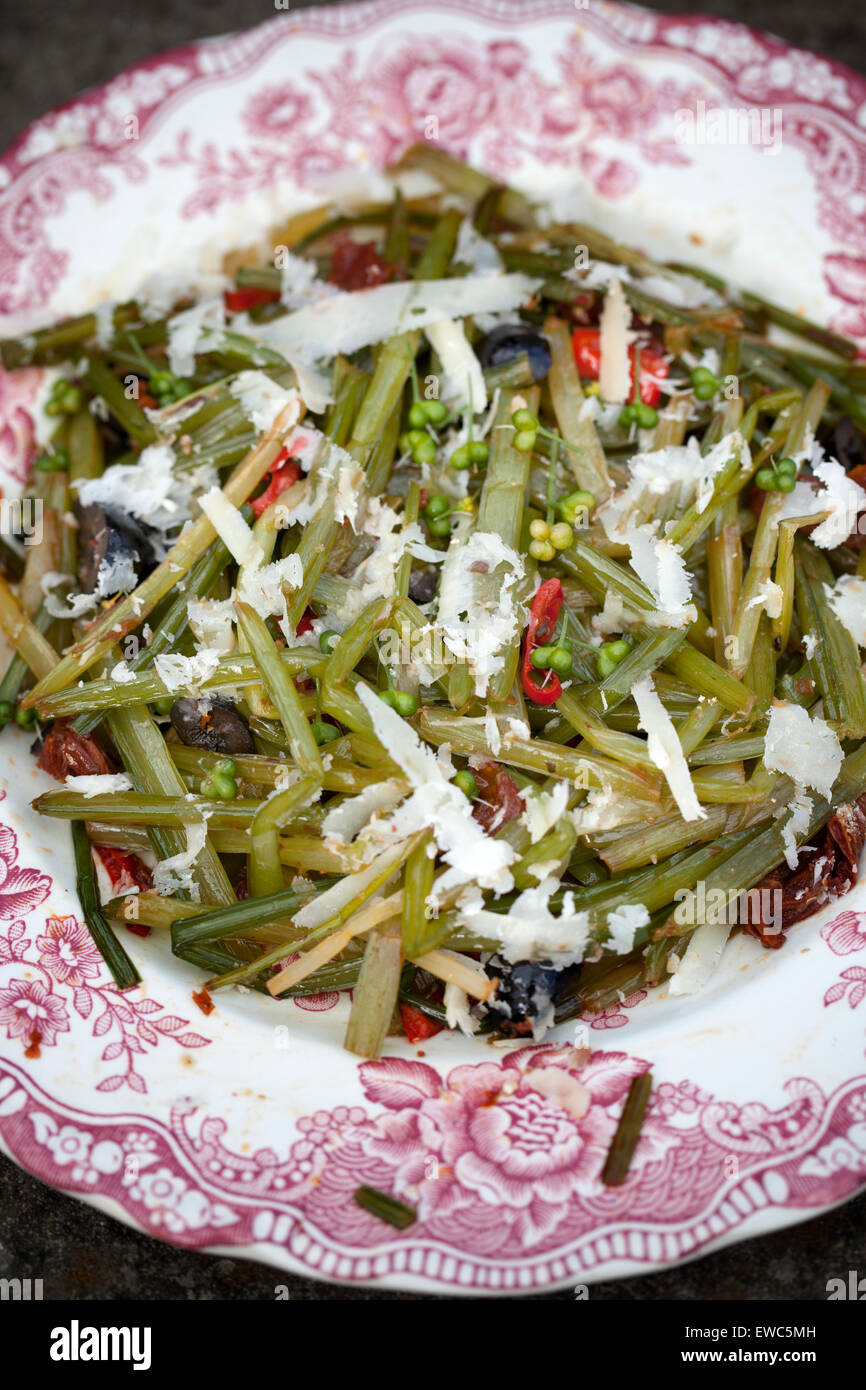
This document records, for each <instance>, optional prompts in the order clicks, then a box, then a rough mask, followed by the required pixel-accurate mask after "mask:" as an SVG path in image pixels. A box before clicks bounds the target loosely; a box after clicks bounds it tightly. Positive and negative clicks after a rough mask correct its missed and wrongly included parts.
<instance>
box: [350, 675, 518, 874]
mask: <svg viewBox="0 0 866 1390" xmlns="http://www.w3.org/2000/svg"><path fill="white" fill-rule="evenodd" d="M355 694H356V695H357V696H358V698H359V700H360V701H361V703H362V705H363V706H364V708H365V709H366V711H367V713H368V714H369V716H370V718H371V720H372V723H373V732H374V733H375V735H376V738H377V739H378V740H379V742H380V743H381V744H382V747H383V748H384V749H385V750H386V752H387V753H388V754H389V755H390V756H391V758H393V760H394V762H395V763H396V764H397V765H398V766H399V767H400V769H401V770H402V772H403V773H404V774H405V776H406V777H407V778H408V780H409V782H410V784H411V785H412V787H413V788H414V791H413V792H412V795H411V796H410V797H409V799H408V800H407V801H406V802H404V804H403V805H402V806H400V807H399V808H398V809H397V810H396V811H395V812H394V813H393V815H392V817H391V818H390V822H389V824H390V827H391V831H392V833H393V835H394V836H395V838H398V839H399V838H402V839H405V838H406V837H407V836H409V835H411V834H414V832H415V831H416V830H421V829H424V828H426V827H430V828H432V830H433V835H434V838H435V840H436V843H437V845H438V847H439V851H440V853H441V854H442V856H443V858H444V860H445V862H446V864H448V865H449V866H450V867H449V869H448V870H447V871H446V872H445V873H444V874H443V875H442V876H441V878H440V879H439V880H438V883H437V889H438V891H439V893H440V894H441V893H442V892H444V891H446V890H447V889H449V888H451V887H453V886H456V885H458V884H462V883H477V884H478V885H479V886H480V887H482V888H491V889H492V890H493V891H494V892H496V893H503V892H507V891H508V889H509V888H510V887H511V885H512V882H513V880H512V877H511V871H510V868H509V865H510V864H511V863H513V861H514V850H513V849H512V847H511V845H509V844H508V843H507V842H506V841H505V840H496V839H492V838H491V837H490V836H489V835H485V833H484V831H483V830H482V828H481V826H480V825H479V824H478V822H477V821H476V820H475V819H474V817H473V815H472V806H471V803H470V802H469V801H468V800H467V798H466V797H465V796H464V794H463V792H461V791H460V788H459V787H456V786H455V785H454V783H453V782H452V781H450V780H449V776H446V773H445V772H444V771H443V769H442V767H441V765H440V761H439V759H438V758H437V757H436V755H435V754H434V753H433V752H432V751H431V750H430V749H429V748H426V747H425V746H424V745H423V744H422V743H421V741H420V739H419V738H418V735H417V734H416V733H415V730H414V729H413V728H412V727H411V726H410V725H409V724H407V723H406V722H405V720H403V719H401V718H400V716H399V714H397V713H396V711H395V710H392V709H390V708H389V706H388V705H386V704H384V703H383V701H382V700H380V699H379V697H378V696H377V695H375V694H374V693H373V691H372V690H370V688H369V686H366V685H364V684H363V682H359V683H358V685H357V686H356V687H355ZM449 771H450V769H449Z"/></svg>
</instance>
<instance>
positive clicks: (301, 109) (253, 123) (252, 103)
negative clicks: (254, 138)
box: [243, 83, 313, 136]
mask: <svg viewBox="0 0 866 1390" xmlns="http://www.w3.org/2000/svg"><path fill="white" fill-rule="evenodd" d="M312 114H313V102H312V98H311V97H309V96H308V95H307V94H306V93H305V92H298V91H295V90H292V89H291V88H290V87H288V86H287V85H285V84H284V83H279V84H278V85H275V86H273V87H263V88H262V89H261V91H258V92H256V94H255V96H253V97H251V99H250V100H249V102H248V103H247V105H246V108H245V110H244V114H243V119H244V122H245V124H246V125H247V126H248V127H249V129H250V130H251V131H252V133H253V134H254V135H258V136H268V135H278V136H287V135H292V134H297V130H298V126H299V125H301V124H302V123H303V122H304V121H307V120H309V119H310V117H311V115H312Z"/></svg>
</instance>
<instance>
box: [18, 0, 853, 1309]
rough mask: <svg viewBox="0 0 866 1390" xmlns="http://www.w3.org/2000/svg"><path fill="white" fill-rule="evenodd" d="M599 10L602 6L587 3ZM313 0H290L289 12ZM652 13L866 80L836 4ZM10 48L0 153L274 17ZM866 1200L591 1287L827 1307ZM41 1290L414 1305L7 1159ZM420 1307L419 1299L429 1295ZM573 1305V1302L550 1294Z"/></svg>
mask: <svg viewBox="0 0 866 1390" xmlns="http://www.w3.org/2000/svg"><path fill="white" fill-rule="evenodd" d="M590 3H592V0H590ZM303 7H304V0H292V8H293V9H301V8H303ZM650 7H651V8H656V9H661V10H667V11H669V12H671V11H673V12H677V13H688V12H689V11H692V10H694V9H695V8H698V9H699V11H700V12H701V13H703V14H712V15H718V16H721V17H724V18H726V19H732V20H744V21H748V22H749V23H750V24H753V25H756V26H759V27H761V28H764V29H768V30H770V31H771V32H772V33H776V34H780V35H782V36H783V37H784V38H785V39H787V40H788V41H790V42H792V43H795V44H798V45H800V46H801V47H804V48H811V49H814V50H816V51H817V52H820V53H826V54H828V55H829V56H831V57H834V58H837V59H839V60H840V61H842V62H846V63H848V64H849V65H851V66H854V67H859V68H861V69H864V68H866V6H863V5H862V3H860V0H837V3H835V4H834V5H833V6H832V7H831V6H827V5H825V6H819V5H816V4H815V3H814V0H753V3H751V4H748V5H747V4H746V3H745V0H701V3H700V4H699V5H698V6H697V7H696V6H694V5H691V4H688V3H678V0H667V2H666V3H664V4H655V5H650ZM3 8H4V10H5V13H4V14H3V18H2V25H3V43H2V46H0V89H2V91H3V94H4V100H3V103H2V106H0V148H2V147H5V146H6V145H7V144H8V143H9V142H10V141H11V140H12V139H13V137H14V136H15V135H17V134H18V132H19V131H20V130H21V128H22V127H23V126H24V125H26V124H27V122H28V121H30V120H33V119H34V118H35V117H36V116H39V115H41V114H42V113H43V112H44V111H46V110H48V109H50V108H51V107H53V106H57V105H60V104H61V103H63V102H66V101H69V100H70V99H71V98H72V97H74V96H75V95H76V94H77V93H78V92H80V91H82V90H83V89H84V88H86V87H90V86H93V85H95V84H98V83H101V82H104V81H107V80H108V79H109V78H110V77H113V76H115V74H117V73H118V72H120V71H122V70H123V69H124V68H125V67H127V66H128V65H129V64H130V63H133V62H136V61H137V60H139V59H141V58H144V57H146V56H147V55H148V54H151V53H158V52H160V51H161V50H163V49H166V48H170V47H173V46H175V45H177V44H183V43H188V42H190V41H191V40H193V39H196V38H204V37H206V36H208V35H214V34H222V33H226V32H229V31H230V30H232V29H236V28H242V27H244V26H246V25H249V24H250V23H253V22H256V21H257V20H258V19H260V18H261V19H264V18H267V17H268V15H269V14H270V13H271V7H269V6H267V5H266V4H264V3H262V4H261V5H255V6H251V5H249V4H243V3H241V0H185V2H184V4H183V5H176V4H175V3H174V2H173V0H150V3H149V4H148V5H146V6H144V5H138V4H133V3H131V0H66V3H65V4H63V5H52V6H51V10H50V15H49V14H48V13H47V12H46V10H45V8H44V6H38V5H37V6H27V5H23V4H20V3H19V4H17V5H15V6H14V9H13V8H12V7H11V6H10V5H8V4H7V5H5V6H4V7H3ZM864 1236H866V1196H863V1197H860V1198H859V1199H858V1200H857V1201H854V1202H851V1203H849V1204H848V1205H847V1206H845V1207H842V1208H840V1209H838V1210H836V1211H834V1212H831V1213H830V1214H829V1215H827V1216H822V1217H819V1218H818V1219H817V1220H813V1221H808V1222H805V1223H804V1224H803V1225H800V1226H796V1227H793V1228H791V1229H789V1230H787V1231H781V1232H779V1233H777V1234H775V1235H772V1236H766V1237H763V1238H761V1239H757V1240H752V1241H748V1242H746V1243H745V1244H741V1245H735V1246H732V1247H730V1248H729V1249H727V1250H723V1251H721V1252H719V1253H718V1254H714V1255H710V1256H707V1257H706V1258H705V1259H702V1260H697V1261H695V1262H694V1263H692V1264H689V1265H686V1266H684V1267H682V1268H680V1269H675V1270H670V1271H668V1272H666V1273H660V1274H649V1275H644V1276H642V1277H640V1278H634V1279H627V1280H623V1281H620V1282H617V1283H607V1284H601V1285H595V1286H593V1288H592V1290H591V1298H592V1299H620V1300H630V1299H650V1300H667V1299H672V1300H691V1299H710V1300H714V1299H721V1300H726V1299H737V1298H745V1299H750V1300H751V1299H755V1300H765V1299H791V1300H814V1299H819V1300H820V1299H823V1298H825V1297H826V1283H827V1280H828V1279H830V1278H833V1277H836V1276H840V1275H841V1276H843V1277H844V1276H845V1275H846V1274H847V1271H848V1270H849V1269H857V1268H858V1267H859V1268H860V1272H861V1273H863V1272H866V1271H864V1269H863V1260H864ZM3 1277H6V1278H11V1277H18V1278H33V1279H39V1278H41V1279H42V1280H43V1282H44V1293H45V1297H46V1299H62V1298H72V1299H99V1300H101V1299H142V1300H151V1299H180V1300H183V1299H244V1300H247V1299H272V1298H273V1297H274V1291H275V1288H276V1286H277V1285H279V1284H285V1285H287V1286H288V1288H289V1291H290V1296H291V1297H292V1298H293V1299H365V1298H383V1297H384V1298H393V1299H412V1298H414V1297H417V1296H416V1295H412V1294H379V1293H376V1292H375V1291H373V1290H363V1289H357V1290H354V1289H343V1288H335V1287H331V1286H328V1285H325V1284H319V1283H316V1282H313V1281H312V1280H308V1279H298V1278H293V1277H291V1276H289V1275H284V1274H281V1273H280V1272H279V1271H277V1270H273V1269H270V1268H268V1267H267V1266H266V1265H260V1264H252V1263H249V1262H247V1261H242V1260H231V1259H225V1258H218V1257H213V1256H209V1255H200V1254H197V1253H195V1252H194V1251H186V1250H179V1249H175V1248H173V1247H171V1246H167V1245H163V1244H162V1243H161V1242H160V1241H157V1240H154V1239H153V1238H152V1237H149V1236H144V1235H139V1234H138V1233H136V1232H133V1231H130V1230H128V1229H127V1228H125V1227H123V1226H121V1225H119V1224H118V1223H117V1222H115V1221H113V1220H111V1219H110V1218H109V1217H107V1216H104V1215H102V1213H101V1212H97V1211H94V1210H93V1209H91V1208H89V1207H85V1206H83V1205H81V1203H79V1202H77V1201H75V1200H74V1199H73V1198H71V1197H68V1196H65V1195H64V1194H62V1193H59V1192H54V1191H52V1190H50V1189H49V1188H47V1187H45V1186H44V1185H43V1184H42V1183H40V1182H38V1181H37V1180H36V1179H35V1178H32V1177H30V1176H29V1175H28V1174H26V1173H23V1172H21V1171H20V1170H19V1169H18V1168H16V1167H15V1166H14V1165H13V1164H12V1163H10V1162H9V1161H8V1160H7V1159H5V1158H0V1278H3ZM421 1297H423V1295H421ZM547 1297H550V1298H556V1299H571V1298H573V1294H572V1293H571V1292H568V1291H566V1292H564V1293H561V1294H555V1295H549V1296H547Z"/></svg>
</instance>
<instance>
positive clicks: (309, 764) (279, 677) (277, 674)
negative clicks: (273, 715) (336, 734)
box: [235, 600, 323, 786]
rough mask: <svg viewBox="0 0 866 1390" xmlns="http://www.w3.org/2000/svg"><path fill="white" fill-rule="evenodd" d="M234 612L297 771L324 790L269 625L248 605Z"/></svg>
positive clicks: (317, 758) (318, 761) (316, 755)
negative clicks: (285, 735)
mask: <svg viewBox="0 0 866 1390" xmlns="http://www.w3.org/2000/svg"><path fill="white" fill-rule="evenodd" d="M235 609H236V612H237V615H238V626H239V629H240V631H241V632H242V633H243V635H244V638H245V640H246V642H247V644H248V646H249V649H250V652H251V654H252V657H253V660H254V662H255V664H256V666H257V668H258V671H259V675H260V676H261V678H262V684H263V685H264V687H265V689H266V691H267V692H268V695H269V697H270V699H271V700H272V701H273V703H274V706H275V707H276V710H277V712H278V714H279V716H280V722H281V723H282V726H283V728H284V729H285V731H286V734H287V736H288V740H289V747H290V749H291V753H292V757H293V758H294V760H295V762H296V763H297V765H298V767H299V768H301V770H302V771H303V772H304V773H305V774H307V775H312V776H313V777H315V779H316V783H317V785H318V786H321V785H322V773H323V769H322V755H321V753H320V752H319V747H318V744H317V743H316V740H315V738H314V737H313V732H312V729H311V728H310V724H309V720H308V719H307V717H306V715H305V714H304V710H303V707H302V705H301V701H300V699H299V697H298V692H297V690H296V689H295V685H294V681H293V680H292V678H291V676H290V675H289V674H288V672H287V671H286V669H285V667H284V666H283V663H282V662H281V660H280V655H279V652H278V650H277V648H276V646H275V644H274V639H273V638H272V637H271V634H270V633H269V632H268V628H267V624H266V623H265V621H264V619H263V618H261V617H260V616H259V614H258V613H257V612H256V611H255V609H254V608H251V607H250V605H249V604H247V603H241V602H240V600H237V601H236V603H235Z"/></svg>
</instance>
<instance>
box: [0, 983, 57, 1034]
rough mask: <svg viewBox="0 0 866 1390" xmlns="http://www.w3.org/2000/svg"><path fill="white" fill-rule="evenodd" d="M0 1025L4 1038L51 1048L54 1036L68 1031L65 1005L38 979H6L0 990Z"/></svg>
mask: <svg viewBox="0 0 866 1390" xmlns="http://www.w3.org/2000/svg"><path fill="white" fill-rule="evenodd" d="M0 1024H2V1025H3V1026H4V1027H5V1029H6V1036H7V1037H8V1038H22V1039H23V1040H24V1041H25V1042H27V1043H29V1042H30V1041H31V1040H32V1039H34V1035H36V1038H35V1041H37V1042H38V1043H41V1044H43V1045H45V1046H47V1047H53V1046H54V1044H55V1043H56V1041H57V1034H58V1033H68V1032H69V1019H68V1018H67V1016H66V1005H65V1004H64V1002H63V1000H62V999H60V998H59V997H58V996H57V995H56V994H52V993H51V991H50V990H49V989H47V988H46V986H45V985H44V984H43V983H42V981H41V980H10V981H9V984H8V985H7V986H6V987H5V989H0Z"/></svg>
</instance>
